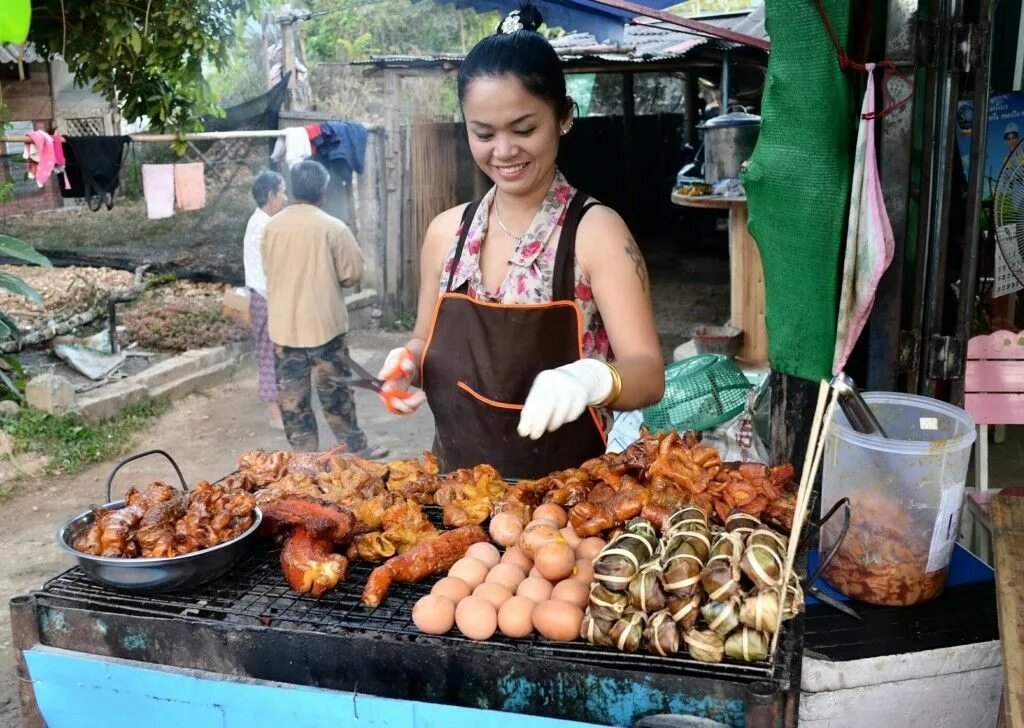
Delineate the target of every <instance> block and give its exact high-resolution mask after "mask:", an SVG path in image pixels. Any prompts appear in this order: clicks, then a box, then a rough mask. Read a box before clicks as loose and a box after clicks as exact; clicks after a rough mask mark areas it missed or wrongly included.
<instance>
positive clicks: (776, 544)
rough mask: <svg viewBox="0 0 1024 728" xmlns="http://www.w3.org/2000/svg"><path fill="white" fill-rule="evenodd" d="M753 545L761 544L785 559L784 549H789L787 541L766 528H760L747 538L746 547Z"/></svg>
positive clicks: (779, 534)
mask: <svg viewBox="0 0 1024 728" xmlns="http://www.w3.org/2000/svg"><path fill="white" fill-rule="evenodd" d="M754 544H763V545H765V546H767V547H769V548H772V549H775V550H776V551H777V552H778V553H779V555H780V556H782V557H785V556H786V549H787V548H788V547H789V539H787V538H786V537H785V536H783V535H782V534H781V533H778V532H777V531H774V530H772V529H770V528H768V527H767V526H762V527H761V528H758V529H756V530H755V531H754V532H753V533H751V534H750V535H749V536H748V537H747V546H753V545H754Z"/></svg>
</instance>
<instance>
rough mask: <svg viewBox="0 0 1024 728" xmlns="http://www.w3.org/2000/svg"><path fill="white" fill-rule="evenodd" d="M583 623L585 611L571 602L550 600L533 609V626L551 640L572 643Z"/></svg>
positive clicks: (460, 606)
mask: <svg viewBox="0 0 1024 728" xmlns="http://www.w3.org/2000/svg"><path fill="white" fill-rule="evenodd" d="M465 603H466V602H465V601H463V602H462V604H465ZM462 604H460V605H459V609H461V608H462ZM457 619H458V615H456V620H457ZM582 623H583V610H582V609H580V608H579V607H577V606H576V605H575V604H570V603H569V602H563V601H559V600H556V599H549V600H548V601H546V602H541V603H540V604H538V605H537V606H536V607H534V608H533V626H534V628H535V629H536V630H537V631H538V632H540V633H541V634H542V635H544V636H545V637H547V638H548V639H549V640H555V641H556V642H571V641H572V640H574V639H576V638H577V637H579V635H580V625H581V624H582ZM459 629H462V627H461V626H460V627H459Z"/></svg>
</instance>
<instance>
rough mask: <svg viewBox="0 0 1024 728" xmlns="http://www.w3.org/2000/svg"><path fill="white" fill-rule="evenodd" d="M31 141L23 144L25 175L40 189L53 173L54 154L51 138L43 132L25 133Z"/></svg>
mask: <svg viewBox="0 0 1024 728" xmlns="http://www.w3.org/2000/svg"><path fill="white" fill-rule="evenodd" d="M26 136H28V138H29V139H30V140H31V141H29V142H27V143H26V144H25V154H24V156H25V161H26V165H25V166H26V174H27V175H28V178H29V179H34V180H35V181H36V184H37V185H39V186H40V187H42V186H44V185H45V184H46V181H47V180H48V179H50V175H51V174H52V173H53V167H54V164H56V162H55V160H54V152H53V137H51V136H50V135H49V134H47V133H46V132H45V131H30V132H26Z"/></svg>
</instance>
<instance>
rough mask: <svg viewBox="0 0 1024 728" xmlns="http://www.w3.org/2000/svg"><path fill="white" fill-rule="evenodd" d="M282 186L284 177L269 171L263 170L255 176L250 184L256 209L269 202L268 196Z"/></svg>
mask: <svg viewBox="0 0 1024 728" xmlns="http://www.w3.org/2000/svg"><path fill="white" fill-rule="evenodd" d="M283 186H284V177H282V176H281V175H279V174H278V173H277V172H274V171H272V170H269V169H265V170H263V171H262V172H260V173H259V175H257V177H256V180H255V181H254V182H253V183H252V198H253V199H254V200H256V206H257V207H263V206H264V205H265V204H267V202H268V201H269V200H270V196H271V195H273V194H274V193H276V192H277V191H278V190H279V189H281V188H282V187H283Z"/></svg>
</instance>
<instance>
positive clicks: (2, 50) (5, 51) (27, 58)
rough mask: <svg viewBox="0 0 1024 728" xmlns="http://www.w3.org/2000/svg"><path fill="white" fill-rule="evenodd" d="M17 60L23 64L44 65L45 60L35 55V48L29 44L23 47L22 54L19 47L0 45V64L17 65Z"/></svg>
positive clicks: (7, 44)
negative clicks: (19, 59) (23, 51)
mask: <svg viewBox="0 0 1024 728" xmlns="http://www.w3.org/2000/svg"><path fill="white" fill-rule="evenodd" d="M18 58H21V60H22V61H23V62H25V63H46V59H45V58H43V57H42V56H40V55H39V54H38V53H36V48H35V46H34V45H32V44H31V43H29V44H28V45H26V46H25V53H24V54H22V52H21V46H20V45H12V44H9V43H0V63H17V62H18Z"/></svg>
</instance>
